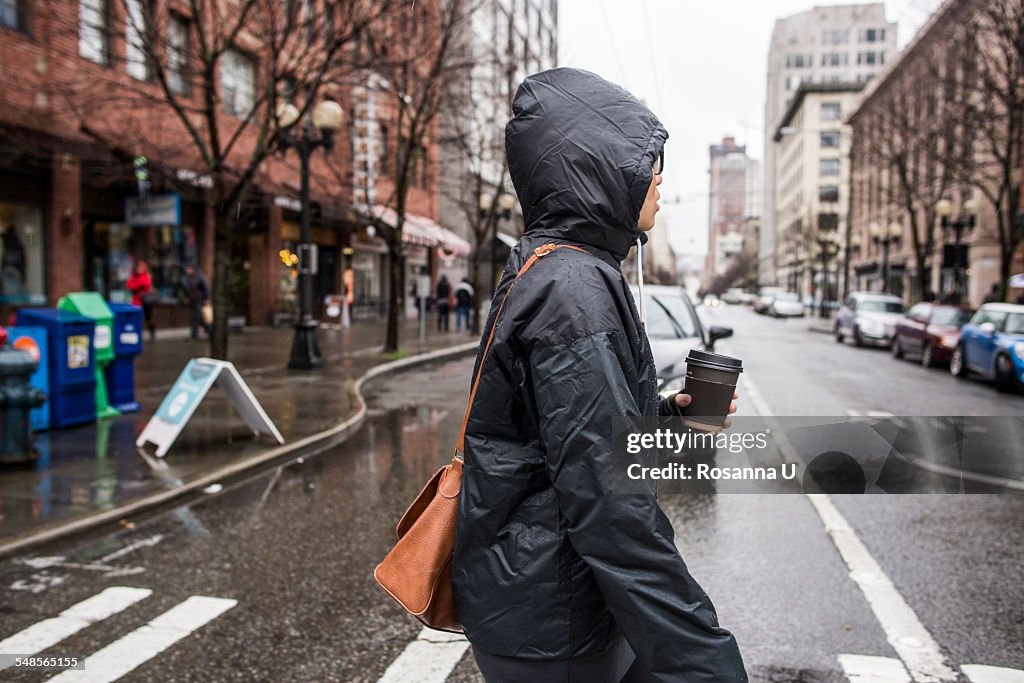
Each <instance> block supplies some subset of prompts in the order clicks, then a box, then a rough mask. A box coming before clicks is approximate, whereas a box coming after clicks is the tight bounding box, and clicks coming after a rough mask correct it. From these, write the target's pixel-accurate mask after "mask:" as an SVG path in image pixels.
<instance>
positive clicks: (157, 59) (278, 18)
mask: <svg viewBox="0 0 1024 683" xmlns="http://www.w3.org/2000/svg"><path fill="white" fill-rule="evenodd" d="M390 4H391V3H390V2H388V1H387V0H383V1H378V2H373V1H371V0H284V1H282V0H237V1H236V2H230V3H225V2H222V1H221V0H187V2H185V3H183V4H179V3H172V2H170V1H169V0H155V1H154V2H147V1H146V0H117V2H116V5H115V8H116V11H114V12H112V15H113V17H114V20H113V21H112V23H111V30H110V31H109V33H110V34H115V35H123V36H125V50H124V59H125V61H126V69H127V71H128V73H129V75H131V76H133V77H134V78H135V79H137V81H138V82H137V83H131V84H127V85H126V83H125V80H126V79H125V76H124V75H123V73H124V72H123V70H121V69H112V70H110V73H109V74H108V75H105V76H104V77H103V79H101V80H100V81H98V82H97V81H90V82H80V81H77V80H76V81H71V82H69V83H67V84H66V85H67V88H66V96H67V99H68V102H69V104H70V108H71V110H72V111H73V112H74V114H75V116H76V117H77V119H78V121H79V125H80V127H81V129H82V130H83V131H84V132H85V133H87V134H88V135H89V136H91V137H92V138H94V139H95V140H97V141H99V142H101V143H102V144H103V145H105V146H107V147H109V148H110V149H112V150H115V152H116V153H118V154H120V155H122V156H125V155H127V156H130V155H132V154H137V153H139V152H145V153H147V154H148V155H149V156H150V157H152V158H154V159H157V160H160V161H161V162H163V163H165V164H179V165H181V166H183V167H185V168H193V169H195V170H196V175H197V178H199V179H202V181H203V184H204V185H205V186H206V187H207V201H208V203H209V205H210V206H212V208H213V214H214V235H213V245H214V249H213V263H214V271H213V281H212V290H213V292H212V300H213V310H214V323H213V334H212V336H211V341H210V354H211V355H212V356H214V357H216V358H225V357H226V356H227V351H228V327H227V315H228V312H229V311H228V308H229V300H228V281H229V276H230V273H229V270H228V269H229V263H230V256H231V243H232V237H233V232H234V231H235V229H236V226H237V225H238V224H239V220H240V218H241V217H242V207H243V204H244V202H245V200H246V198H247V195H248V194H249V192H250V190H251V189H252V188H253V186H254V184H258V182H259V181H260V180H263V179H265V178H266V177H267V172H268V171H267V166H266V162H267V161H268V158H269V157H271V156H272V155H273V154H274V153H275V151H276V150H277V149H278V145H277V142H278V137H279V133H280V130H279V126H278V121H277V112H278V111H279V105H280V104H282V103H284V102H290V103H291V104H293V105H295V106H296V107H297V109H298V112H299V114H300V116H304V115H305V114H306V113H307V112H309V111H311V109H312V107H313V105H314V104H316V102H317V101H319V100H320V99H321V98H322V97H323V96H324V95H325V93H328V94H330V95H332V96H333V97H338V95H339V93H338V92H336V88H334V87H333V86H334V85H336V84H337V83H338V81H339V78H340V75H341V74H343V73H345V72H346V63H345V55H346V54H347V52H346V51H344V50H343V48H344V47H345V46H346V45H348V44H349V43H351V42H352V40H353V39H354V36H355V35H357V34H358V33H359V32H360V31H362V30H365V29H366V27H367V26H369V25H370V24H372V23H373V22H375V21H377V20H379V17H380V16H381V14H382V13H384V12H386V11H387V10H388V8H389V7H390Z"/></svg>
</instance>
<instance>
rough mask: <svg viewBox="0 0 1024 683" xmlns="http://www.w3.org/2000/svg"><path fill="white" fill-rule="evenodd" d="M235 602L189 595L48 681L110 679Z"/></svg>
mask: <svg viewBox="0 0 1024 683" xmlns="http://www.w3.org/2000/svg"><path fill="white" fill-rule="evenodd" d="M236 604H238V601H237V600H229V599H227V598H209V597H206V596H203V595H193V596H192V597H190V598H188V599H187V600H185V601H184V602H181V603H179V604H177V605H175V606H174V607H172V608H171V609H169V610H167V611H166V612H164V613H163V614H161V615H160V616H158V617H156V618H155V619H153V620H152V621H150V622H149V623H148V624H146V625H145V626H141V627H139V628H137V629H135V630H134V631H132V632H131V633H129V634H128V635H126V636H124V637H122V638H119V639H118V640H115V641H114V642H113V643H111V644H110V645H107V646H106V647H105V648H103V649H102V650H98V651H97V652H96V653H94V654H92V655H90V656H89V657H87V658H86V659H85V661H84V662H82V666H83V668H82V669H68V670H66V671H64V672H63V673H61V674H58V675H57V676H54V677H53V678H51V679H50V681H49V683H110V682H111V681H116V680H117V679H119V678H121V676H124V675H125V674H126V673H128V672H129V671H132V670H133V669H135V668H137V667H139V666H140V665H142V664H144V663H145V662H147V661H148V660H150V659H152V658H153V657H155V656H156V655H158V654H160V653H161V652H163V651H164V650H166V649H167V648H169V647H170V646H172V645H174V644H175V643H176V642H178V641H179V640H181V639H182V638H184V637H186V636H188V635H189V634H191V633H192V632H193V631H195V630H197V629H199V628H200V627H202V626H203V625H205V624H207V623H209V622H211V621H213V620H214V619H216V618H217V617H219V616H220V615H221V614H223V613H224V612H227V611H228V610H229V609H231V608H232V607H234V606H235V605H236Z"/></svg>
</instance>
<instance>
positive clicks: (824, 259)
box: [818, 245, 828, 318]
mask: <svg viewBox="0 0 1024 683" xmlns="http://www.w3.org/2000/svg"><path fill="white" fill-rule="evenodd" d="M820 291H821V305H820V306H819V308H818V317H819V318H824V317H825V299H826V298H828V252H827V251H826V250H825V248H824V245H823V247H822V250H821V289H820Z"/></svg>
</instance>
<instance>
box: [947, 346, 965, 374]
mask: <svg viewBox="0 0 1024 683" xmlns="http://www.w3.org/2000/svg"><path fill="white" fill-rule="evenodd" d="M949 373H950V374H951V375H953V376H954V377H966V376H967V364H966V363H965V362H964V345H963V344H957V346H956V348H955V349H953V357H952V358H950V359H949Z"/></svg>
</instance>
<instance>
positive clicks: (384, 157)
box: [378, 126, 391, 175]
mask: <svg viewBox="0 0 1024 683" xmlns="http://www.w3.org/2000/svg"><path fill="white" fill-rule="evenodd" d="M378 127H379V128H380V172H381V174H382V175H386V174H388V173H390V172H391V171H390V170H389V166H388V155H389V154H390V152H391V150H390V149H389V146H388V127H387V126H378Z"/></svg>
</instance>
